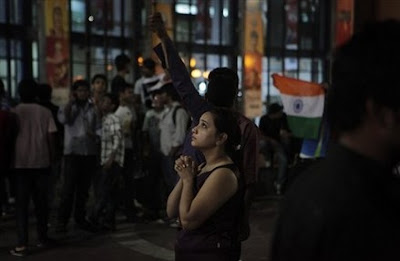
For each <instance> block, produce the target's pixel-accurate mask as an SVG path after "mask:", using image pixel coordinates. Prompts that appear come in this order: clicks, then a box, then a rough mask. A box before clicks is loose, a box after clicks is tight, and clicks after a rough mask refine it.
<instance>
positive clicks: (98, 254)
mask: <svg viewBox="0 0 400 261" xmlns="http://www.w3.org/2000/svg"><path fill="white" fill-rule="evenodd" d="M278 202H279V200H278V198H274V197H263V198H258V199H257V200H256V202H255V203H254V205H253V208H252V213H251V215H252V222H251V229H252V234H251V237H250V239H249V240H247V241H246V242H245V243H244V244H243V255H242V260H244V261H248V260H251V261H259V260H260V261H261V260H268V258H267V255H268V246H269V242H270V238H271V233H272V229H273V224H274V220H275V217H276V213H277V207H278ZM119 220H120V223H119V224H118V225H117V231H116V232H114V233H101V234H92V233H89V232H86V231H82V230H78V229H74V228H73V225H70V227H69V230H68V232H67V233H66V234H61V235H60V234H56V233H55V232H54V228H53V227H50V230H49V231H50V233H49V234H50V236H51V237H52V238H54V239H56V240H57V241H56V242H57V244H56V246H55V247H53V248H50V249H46V250H40V251H39V250H38V249H35V248H34V247H33V246H34V245H35V243H36V241H35V237H36V232H35V224H34V218H31V219H30V222H31V231H30V244H31V245H32V254H31V255H29V256H27V257H25V258H24V260H29V261H35V260H40V261H50V260H51V261H64V260H65V261H80V260H85V261H87V260H93V261H94V260H96V261H103V260H104V261H105V260H113V261H114V260H140V261H161V260H174V252H173V244H174V238H175V232H176V229H174V228H170V227H168V226H167V225H165V224H155V223H150V224H129V223H123V222H122V217H120V218H119ZM15 243H16V233H15V221H14V219H13V218H12V217H7V218H3V219H2V220H1V221H0V260H1V261H9V260H18V259H21V258H20V257H14V256H11V255H10V254H8V251H9V249H11V248H12V247H13V246H14V245H15Z"/></svg>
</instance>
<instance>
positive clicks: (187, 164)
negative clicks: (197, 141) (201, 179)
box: [174, 155, 197, 180]
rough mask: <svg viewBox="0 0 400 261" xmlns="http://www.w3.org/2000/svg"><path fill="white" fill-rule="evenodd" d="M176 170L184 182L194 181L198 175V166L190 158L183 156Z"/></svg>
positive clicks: (177, 162) (177, 163) (176, 164)
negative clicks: (187, 180) (186, 180)
mask: <svg viewBox="0 0 400 261" xmlns="http://www.w3.org/2000/svg"><path fill="white" fill-rule="evenodd" d="M174 168H175V170H176V172H177V173H178V175H179V177H180V178H181V179H182V180H185V179H193V178H194V177H195V176H196V175H197V164H196V162H195V161H194V160H193V159H192V158H191V157H190V156H183V155H181V156H180V157H179V158H178V159H177V160H176V161H175V167H174Z"/></svg>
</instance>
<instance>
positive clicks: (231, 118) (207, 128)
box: [191, 107, 241, 157]
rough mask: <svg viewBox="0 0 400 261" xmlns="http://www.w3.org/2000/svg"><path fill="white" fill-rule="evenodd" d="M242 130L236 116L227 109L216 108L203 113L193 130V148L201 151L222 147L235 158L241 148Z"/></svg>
mask: <svg viewBox="0 0 400 261" xmlns="http://www.w3.org/2000/svg"><path fill="white" fill-rule="evenodd" d="M240 140H241V135H240V129H239V125H238V120H237V117H236V114H235V113H234V112H233V111H232V110H230V109H227V108H221V107H215V108H213V109H212V110H210V111H207V112H205V113H203V115H201V117H200V121H199V124H198V125H197V126H195V127H194V128H193V129H192V142H191V144H192V146H193V147H194V148H196V149H199V150H200V151H204V150H208V149H212V148H215V147H222V148H223V150H224V151H225V153H226V154H227V155H229V156H230V157H233V156H234V154H235V151H236V150H238V149H239V146H240Z"/></svg>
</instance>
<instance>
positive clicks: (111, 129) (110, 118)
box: [100, 113, 125, 167]
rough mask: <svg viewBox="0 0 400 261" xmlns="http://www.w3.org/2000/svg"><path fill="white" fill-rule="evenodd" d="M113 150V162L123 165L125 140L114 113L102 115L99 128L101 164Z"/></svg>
mask: <svg viewBox="0 0 400 261" xmlns="http://www.w3.org/2000/svg"><path fill="white" fill-rule="evenodd" d="M114 152H115V158H114V162H116V163H117V164H118V165H120V166H121V167H123V165H124V152H125V142H124V137H123V135H122V128H121V123H120V120H119V118H118V117H117V116H116V115H115V114H114V113H109V114H107V115H105V116H104V118H103V124H102V129H101V162H100V164H101V165H102V166H103V165H104V164H105V163H106V162H107V160H108V159H109V158H110V156H111V154H112V153H114Z"/></svg>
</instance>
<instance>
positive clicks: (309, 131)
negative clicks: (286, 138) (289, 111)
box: [287, 115, 321, 139]
mask: <svg viewBox="0 0 400 261" xmlns="http://www.w3.org/2000/svg"><path fill="white" fill-rule="evenodd" d="M287 120H288V124H289V127H290V130H291V131H292V133H293V135H294V136H295V137H299V138H308V139H317V138H318V132H319V127H320V125H321V118H319V117H318V118H308V117H297V116H290V115H288V116H287Z"/></svg>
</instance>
